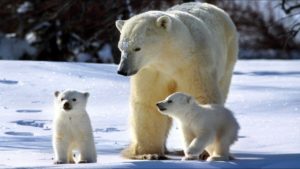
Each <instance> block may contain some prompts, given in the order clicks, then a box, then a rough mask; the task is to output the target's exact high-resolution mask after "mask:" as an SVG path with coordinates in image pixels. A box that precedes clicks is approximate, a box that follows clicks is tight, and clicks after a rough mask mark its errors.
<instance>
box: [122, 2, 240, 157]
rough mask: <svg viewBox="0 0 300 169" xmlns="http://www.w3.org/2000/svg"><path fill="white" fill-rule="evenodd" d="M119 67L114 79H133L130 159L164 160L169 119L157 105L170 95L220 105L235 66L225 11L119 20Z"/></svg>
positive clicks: (198, 9) (197, 8)
mask: <svg viewBox="0 0 300 169" xmlns="http://www.w3.org/2000/svg"><path fill="white" fill-rule="evenodd" d="M116 26H117V28H118V30H119V31H120V32H121V35H120V40H119V44H118V46H119V49H120V50H121V53H122V55H121V61H120V64H119V67H118V73H119V74H121V75H125V76H132V75H134V76H132V77H131V93H130V94H131V96H130V103H131V111H132V112H131V117H130V127H131V137H132V138H131V145H130V146H129V147H128V148H127V149H125V150H124V151H123V155H124V156H125V157H128V158H133V159H142V158H146V159H148V158H150V159H153V158H154V159H156V158H159V157H163V156H164V152H165V150H166V148H165V143H166V139H167V136H168V133H169V130H170V127H171V123H172V121H171V119H170V118H168V117H166V116H163V115H161V114H160V113H159V112H158V111H157V109H156V103H157V102H158V101H159V100H162V99H164V98H165V97H167V96H168V95H170V94H171V93H173V92H177V91H180V92H185V93H189V94H191V95H193V96H194V97H195V98H196V99H197V100H198V101H199V102H200V103H202V104H207V103H220V104H224V103H225V101H226V97H227V95H228V91H229V86H230V82H231V76H232V72H233V67H234V65H235V62H236V60H237V53H238V35H237V31H236V28H235V26H234V24H233V22H232V20H231V19H230V17H229V16H228V14H227V13H225V12H224V11H223V10H221V9H219V8H217V7H215V6H213V5H209V4H206V3H185V4H181V5H177V6H174V7H172V8H170V9H169V10H167V11H165V12H163V11H149V12H145V13H141V14H139V15H136V16H134V17H132V18H130V19H129V20H126V21H124V20H118V21H116Z"/></svg>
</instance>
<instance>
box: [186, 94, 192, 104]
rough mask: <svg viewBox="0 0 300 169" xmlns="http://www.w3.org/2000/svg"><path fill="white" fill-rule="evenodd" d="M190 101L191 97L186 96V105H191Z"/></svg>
mask: <svg viewBox="0 0 300 169" xmlns="http://www.w3.org/2000/svg"><path fill="white" fill-rule="evenodd" d="M191 101H192V97H191V96H187V98H186V102H187V103H188V104H190V103H191Z"/></svg>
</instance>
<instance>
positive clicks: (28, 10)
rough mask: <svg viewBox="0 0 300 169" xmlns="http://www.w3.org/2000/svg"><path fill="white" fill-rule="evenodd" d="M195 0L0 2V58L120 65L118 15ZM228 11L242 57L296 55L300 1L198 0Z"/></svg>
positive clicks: (298, 55) (299, 55) (299, 53)
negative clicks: (235, 27)
mask: <svg viewBox="0 0 300 169" xmlns="http://www.w3.org/2000/svg"><path fill="white" fill-rule="evenodd" d="M191 1H193V0H64V1H62V0H13V1H12V0H0V59H4V60H48V61H71V62H93V63H119V57H120V53H119V50H118V48H117V42H118V39H119V32H118V30H117V29H116V27H115V21H116V20H117V19H128V18H130V17H131V16H133V15H136V14H139V13H141V12H145V11H148V10H166V9H167V8H169V7H170V6H173V5H175V4H179V3H184V2H191ZM200 2H207V3H212V4H214V5H216V6H219V7H220V8H222V9H224V10H225V11H226V12H228V13H229V15H230V16H231V18H232V19H233V21H234V23H235V24H236V26H237V29H238V31H239V33H240V53H239V58H240V59H300V35H299V31H300V1H299V0H269V1H268V0H202V1H200Z"/></svg>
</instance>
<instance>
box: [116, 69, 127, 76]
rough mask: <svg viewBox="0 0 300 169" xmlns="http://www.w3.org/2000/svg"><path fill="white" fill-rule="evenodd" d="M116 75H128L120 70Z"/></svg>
mask: <svg viewBox="0 0 300 169" xmlns="http://www.w3.org/2000/svg"><path fill="white" fill-rule="evenodd" d="M117 73H118V74H119V75H123V76H127V75H128V74H127V72H125V71H122V70H118V72H117Z"/></svg>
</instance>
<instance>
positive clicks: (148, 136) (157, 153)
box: [123, 69, 175, 160]
mask: <svg viewBox="0 0 300 169" xmlns="http://www.w3.org/2000/svg"><path fill="white" fill-rule="evenodd" d="M170 81H171V80H170V79H169V77H164V75H163V74H161V73H159V72H157V71H155V70H152V69H143V70H141V71H140V72H139V73H138V74H137V75H135V76H133V77H132V79H131V93H130V94H131V96H130V97H131V98H130V103H131V113H130V130H131V144H130V146H129V147H128V148H126V149H125V150H124V151H123V155H124V156H125V157H127V158H131V159H148V160H158V159H165V158H166V157H165V156H164V155H165V152H164V151H165V143H166V139H167V136H168V133H169V130H170V127H171V124H172V120H171V118H169V117H167V116H164V115H162V114H160V113H159V111H158V110H157V107H156V103H157V102H158V101H160V100H162V99H164V98H165V97H166V96H168V95H169V94H171V93H172V92H174V87H175V85H174V84H173V83H170Z"/></svg>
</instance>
